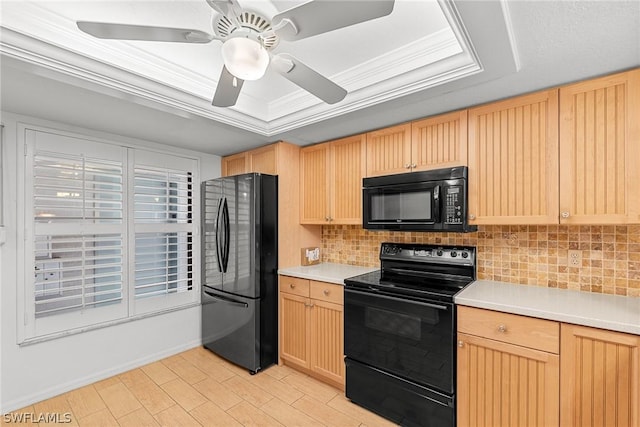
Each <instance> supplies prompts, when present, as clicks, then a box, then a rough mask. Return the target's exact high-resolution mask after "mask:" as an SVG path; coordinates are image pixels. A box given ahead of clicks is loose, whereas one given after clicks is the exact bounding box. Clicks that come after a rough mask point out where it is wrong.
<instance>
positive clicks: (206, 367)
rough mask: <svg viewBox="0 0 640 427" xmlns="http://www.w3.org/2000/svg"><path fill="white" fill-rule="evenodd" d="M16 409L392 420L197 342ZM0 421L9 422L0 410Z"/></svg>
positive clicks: (161, 418) (102, 422)
mask: <svg viewBox="0 0 640 427" xmlns="http://www.w3.org/2000/svg"><path fill="white" fill-rule="evenodd" d="M19 413H23V414H25V413H30V414H34V415H36V416H37V415H39V414H55V413H59V414H65V413H69V414H71V422H70V423H68V424H67V423H65V424H63V425H70V426H81V427H82V426H123V427H128V426H131V427H144V426H168V427H180V426H287V427H294V426H336V427H338V426H339V427H342V426H344V427H348V426H354V427H365V426H370V427H373V426H381V427H384V426H393V425H395V424H392V423H390V422H389V421H387V420H385V419H383V418H381V417H379V416H377V415H375V414H373V413H371V412H369V411H366V410H365V409H362V408H361V407H359V406H357V405H354V404H353V403H351V402H350V401H349V400H348V399H347V398H345V397H344V393H343V392H342V391H340V390H338V389H335V388H333V387H331V386H328V385H326V384H324V383H322V382H320V381H317V380H315V379H314V378H311V377H309V376H307V375H304V374H302V373H300V372H297V371H295V370H293V369H291V368H288V367H286V366H271V367H269V368H267V369H265V370H264V371H263V372H260V373H258V374H257V375H250V374H249V372H248V371H247V370H246V369H244V368H240V367H238V366H236V365H233V364H231V363H229V362H227V361H226V360H224V359H222V358H220V357H218V356H216V355H215V354H213V353H212V352H210V351H208V350H206V349H204V348H202V347H197V348H194V349H191V350H188V351H185V352H183V353H180V354H177V355H175V356H171V357H169V358H167V359H163V360H161V361H158V362H154V363H151V364H149V365H146V366H142V367H141V368H138V369H134V370H132V371H129V372H125V373H123V374H120V375H117V376H115V377H111V378H107V379H106V380H103V381H99V382H97V383H94V384H91V385H88V386H85V387H82V388H79V389H77V390H73V391H70V392H68V393H65V394H62V395H60V396H56V397H54V398H51V399H49V400H46V401H44V402H39V403H36V404H35V405H32V406H29V407H27V408H23V409H21V410H18V411H15V412H14V414H19ZM59 419H60V420H64V418H63V416H62V415H60V418H59ZM0 425H2V426H5V425H6V426H9V425H15V423H13V422H12V423H5V421H4V417H0ZM23 425H24V424H23ZM31 425H41V426H42V425H50V423H45V422H41V423H40V424H33V423H32V424H31Z"/></svg>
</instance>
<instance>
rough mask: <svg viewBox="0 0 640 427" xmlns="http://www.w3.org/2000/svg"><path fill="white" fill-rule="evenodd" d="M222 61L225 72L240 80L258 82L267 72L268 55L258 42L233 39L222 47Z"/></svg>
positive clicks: (238, 38)
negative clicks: (227, 71) (225, 68)
mask: <svg viewBox="0 0 640 427" xmlns="http://www.w3.org/2000/svg"><path fill="white" fill-rule="evenodd" d="M222 59H223V61H224V65H225V66H226V67H227V70H229V72H230V73H231V74H233V75H234V76H236V77H237V78H239V79H242V80H258V79H259V78H261V77H262V76H264V73H265V72H266V71H267V66H268V65H269V53H268V52H267V50H266V49H265V48H264V47H263V46H262V45H261V44H260V42H258V41H256V40H253V39H250V38H247V37H234V38H230V39H228V40H227V41H225V42H224V44H223V45H222Z"/></svg>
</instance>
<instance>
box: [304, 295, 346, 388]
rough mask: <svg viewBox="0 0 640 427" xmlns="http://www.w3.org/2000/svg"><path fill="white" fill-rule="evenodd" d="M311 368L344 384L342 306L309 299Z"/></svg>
mask: <svg viewBox="0 0 640 427" xmlns="http://www.w3.org/2000/svg"><path fill="white" fill-rule="evenodd" d="M311 303H312V305H313V306H312V307H311V335H310V339H311V354H312V357H311V369H312V370H313V371H315V372H316V373H318V374H320V375H322V376H323V377H325V378H327V379H329V380H331V381H333V382H334V383H336V384H340V385H342V384H344V338H343V336H344V332H343V331H344V328H343V323H344V320H343V319H344V316H343V306H341V305H338V304H333V303H330V302H326V301H320V300H315V299H312V300H311Z"/></svg>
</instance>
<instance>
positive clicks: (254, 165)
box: [247, 144, 278, 175]
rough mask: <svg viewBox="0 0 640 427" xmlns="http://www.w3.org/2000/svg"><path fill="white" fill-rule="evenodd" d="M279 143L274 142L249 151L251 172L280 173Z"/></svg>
mask: <svg viewBox="0 0 640 427" xmlns="http://www.w3.org/2000/svg"><path fill="white" fill-rule="evenodd" d="M277 155H278V145H277V144H272V145H267V146H266V147H262V148H258V149H256V150H251V151H249V152H248V153H247V156H248V157H249V170H250V171H251V172H259V173H267V174H270V175H277V174H278V167H277V165H278V159H277Z"/></svg>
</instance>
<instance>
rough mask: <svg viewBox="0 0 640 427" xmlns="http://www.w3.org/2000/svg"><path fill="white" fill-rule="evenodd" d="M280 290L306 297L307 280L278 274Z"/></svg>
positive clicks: (307, 290) (307, 294) (307, 292)
mask: <svg viewBox="0 0 640 427" xmlns="http://www.w3.org/2000/svg"><path fill="white" fill-rule="evenodd" d="M280 292H286V293H288V294H293V295H299V296H301V297H308V296H309V280H308V279H299V278H297V277H290V276H280Z"/></svg>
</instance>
